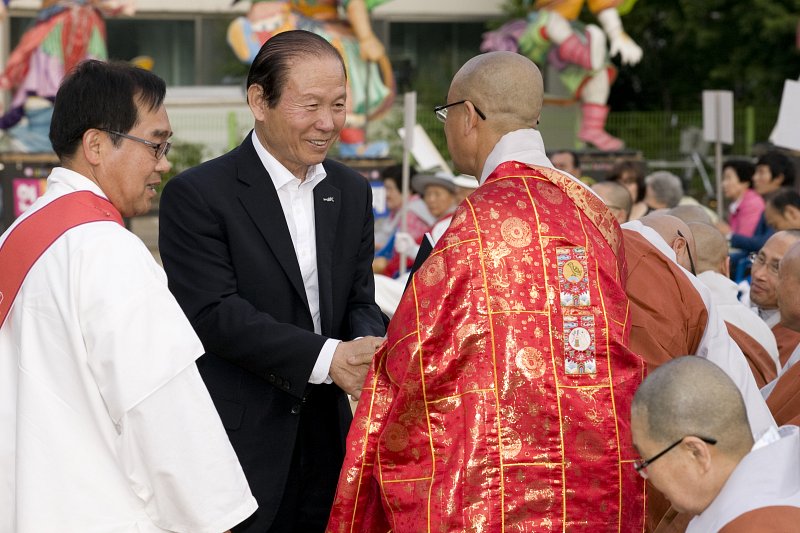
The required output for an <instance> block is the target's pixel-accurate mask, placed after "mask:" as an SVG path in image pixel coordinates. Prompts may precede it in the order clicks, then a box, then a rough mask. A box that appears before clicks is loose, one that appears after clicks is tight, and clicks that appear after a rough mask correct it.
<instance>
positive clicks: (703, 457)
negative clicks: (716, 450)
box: [681, 436, 712, 474]
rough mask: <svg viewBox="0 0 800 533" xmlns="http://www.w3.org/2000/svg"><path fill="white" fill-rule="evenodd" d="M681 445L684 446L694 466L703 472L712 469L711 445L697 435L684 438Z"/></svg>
mask: <svg viewBox="0 0 800 533" xmlns="http://www.w3.org/2000/svg"><path fill="white" fill-rule="evenodd" d="M681 447H682V448H684V450H685V452H686V453H687V454H688V457H689V458H690V459H691V461H692V464H693V465H694V467H695V468H696V469H697V470H698V471H699V472H700V473H702V474H705V473H708V472H709V471H710V470H711V467H712V464H711V460H712V455H711V445H710V444H708V443H706V442H703V441H702V440H700V439H698V438H697V437H691V436H690V437H686V438H685V439H683V443H682V444H681Z"/></svg>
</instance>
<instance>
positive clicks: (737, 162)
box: [720, 159, 764, 237]
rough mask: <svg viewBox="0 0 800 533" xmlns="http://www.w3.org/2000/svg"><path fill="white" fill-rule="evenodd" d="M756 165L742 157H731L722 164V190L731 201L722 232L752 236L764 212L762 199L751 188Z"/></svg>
mask: <svg viewBox="0 0 800 533" xmlns="http://www.w3.org/2000/svg"><path fill="white" fill-rule="evenodd" d="M755 170H756V167H755V165H753V164H752V163H751V162H749V161H746V160H743V159H733V160H730V161H727V162H725V164H723V165H722V192H723V193H724V194H725V198H727V199H728V200H730V201H731V204H730V207H729V211H730V215H729V216H728V224H729V227H728V228H724V227H723V228H720V229H727V231H723V233H738V234H740V235H744V236H745V237H752V236H753V234H754V233H755V231H756V227H757V226H758V222H759V220H760V219H761V214H762V213H763V212H764V199H763V198H762V197H761V196H760V195H759V194H758V193H757V192H756V191H755V190H753V174H754V173H755Z"/></svg>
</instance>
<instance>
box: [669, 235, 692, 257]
mask: <svg viewBox="0 0 800 533" xmlns="http://www.w3.org/2000/svg"><path fill="white" fill-rule="evenodd" d="M687 246H689V243H688V242H686V238H685V237H681V236H680V235H678V236H677V237H675V239H674V240H673V241H672V246H671V248H672V251H673V252H675V255H676V256H680V255H681V253H683V250H685V249H686V247H687Z"/></svg>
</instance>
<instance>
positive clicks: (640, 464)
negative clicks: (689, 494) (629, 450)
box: [633, 435, 717, 479]
mask: <svg viewBox="0 0 800 533" xmlns="http://www.w3.org/2000/svg"><path fill="white" fill-rule="evenodd" d="M686 437H694V438H696V439H700V440H701V441H703V442H705V443H706V444H711V445H714V444H716V443H717V439H710V438H708V437H698V436H697V435H686ZM686 437H681V438H680V440H678V441H676V442H673V443H672V444H670V445H669V446H667V447H666V448H664V449H663V450H662V451H660V452H659V453H657V454H655V455H654V456H653V457H651V458H650V459H645V460H644V461H635V462H634V463H633V468H635V469H636V471H637V472H638V473H639V475H640V476H642V477H643V478H644V479H647V470H646V468H647V467H648V466H650V465H651V464H653V463H655V462H656V461H657V460H658V459H660V458H661V457H662V456H663V455H664V454H666V453H667V452H668V451H670V450H671V449H672V448H674V447H675V446H677V445H678V444H680V443H681V442H683V439H685V438H686Z"/></svg>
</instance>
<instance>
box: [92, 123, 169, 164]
mask: <svg viewBox="0 0 800 533" xmlns="http://www.w3.org/2000/svg"><path fill="white" fill-rule="evenodd" d="M100 130H101V131H104V132H106V133H110V134H111V135H119V136H120V137H125V138H126V139H130V140H132V141H136V142H139V143H142V144H144V145H146V146H149V147H150V148H152V149H153V152H154V153H155V156H156V159H161V158H162V157H164V156H166V155H167V154H168V153H169V149H170V148H172V143H171V142H169V141H163V142H160V143H154V142H153V141H148V140H147V139H142V138H141V137H135V136H133V135H128V134H127V133H121V132H119V131H114V130H107V129H105V128H100Z"/></svg>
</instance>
